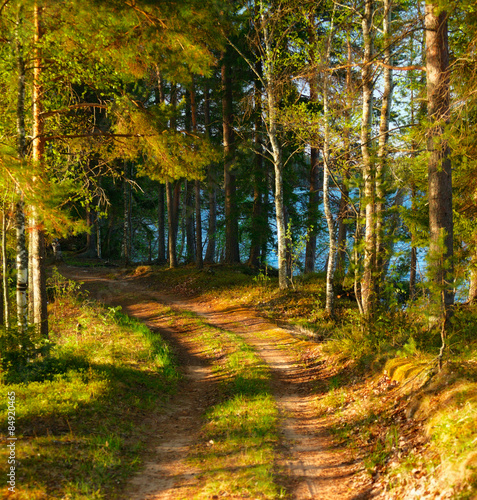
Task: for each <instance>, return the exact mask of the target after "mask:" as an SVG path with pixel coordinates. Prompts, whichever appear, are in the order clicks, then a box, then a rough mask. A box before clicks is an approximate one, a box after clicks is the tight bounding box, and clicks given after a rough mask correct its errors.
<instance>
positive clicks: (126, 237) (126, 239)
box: [121, 164, 131, 266]
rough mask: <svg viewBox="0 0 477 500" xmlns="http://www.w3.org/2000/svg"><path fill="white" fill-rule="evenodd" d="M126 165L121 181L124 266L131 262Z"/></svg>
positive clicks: (129, 186) (129, 208) (129, 206)
mask: <svg viewBox="0 0 477 500" xmlns="http://www.w3.org/2000/svg"><path fill="white" fill-rule="evenodd" d="M128 170H129V168H128V165H127V164H125V165H124V176H125V178H124V181H123V242H122V251H121V254H122V260H123V263H124V265H125V266H127V265H129V264H130V262H131V246H130V241H131V215H130V214H131V194H130V191H131V185H130V184H129V173H128Z"/></svg>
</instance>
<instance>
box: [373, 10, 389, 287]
mask: <svg viewBox="0 0 477 500" xmlns="http://www.w3.org/2000/svg"><path fill="white" fill-rule="evenodd" d="M391 4H392V0H384V18H383V36H384V45H385V46H384V62H385V64H387V65H388V66H391V65H392V56H391V42H390V26H391V10H392V5H391ZM383 78H384V82H383V98H382V103H381V117H380V123H379V141H378V162H377V167H376V217H375V220H376V264H377V266H376V267H377V273H376V280H377V286H376V290H379V286H380V285H381V282H382V280H383V279H384V276H385V274H384V272H383V270H384V268H383V262H384V261H385V260H386V257H385V255H384V254H385V253H388V254H389V252H385V249H384V243H383V239H384V226H383V217H384V213H383V212H384V197H385V192H384V175H385V169H386V156H387V154H386V153H387V143H388V139H389V118H390V115H391V104H392V94H393V70H392V69H391V68H390V67H385V68H384V72H383Z"/></svg>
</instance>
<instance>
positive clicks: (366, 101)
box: [361, 0, 376, 319]
mask: <svg viewBox="0 0 477 500" xmlns="http://www.w3.org/2000/svg"><path fill="white" fill-rule="evenodd" d="M372 20H373V0H365V13H364V16H363V21H362V31H363V44H364V47H363V49H364V54H363V62H362V69H361V78H362V85H363V111H362V117H361V155H362V158H363V178H364V204H365V207H366V208H365V211H366V227H365V236H364V238H365V249H364V269H363V278H362V281H361V297H362V306H363V314H364V316H365V317H366V318H368V319H369V318H370V317H371V315H372V312H373V308H374V305H375V301H376V297H375V293H374V283H373V278H374V274H375V262H376V230H375V219H374V217H375V210H374V208H375V198H376V193H375V171H374V165H373V160H372V158H371V144H370V141H371V123H372V101H373V75H372V68H371V61H372V57H373V40H372V34H371V29H372Z"/></svg>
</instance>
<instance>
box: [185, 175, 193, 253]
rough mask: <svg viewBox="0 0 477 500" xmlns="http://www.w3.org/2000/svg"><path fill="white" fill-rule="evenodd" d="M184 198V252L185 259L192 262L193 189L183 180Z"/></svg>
mask: <svg viewBox="0 0 477 500" xmlns="http://www.w3.org/2000/svg"><path fill="white" fill-rule="evenodd" d="M184 189H185V193H184V198H185V212H186V214H185V215H186V216H185V225H186V254H185V261H186V262H193V261H194V260H195V256H196V247H195V243H196V242H195V228H194V211H195V208H194V205H193V198H194V196H193V195H194V191H193V188H192V185H191V182H189V181H187V180H186V181H185V184H184Z"/></svg>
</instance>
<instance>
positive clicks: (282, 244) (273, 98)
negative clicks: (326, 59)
mask: <svg viewBox="0 0 477 500" xmlns="http://www.w3.org/2000/svg"><path fill="white" fill-rule="evenodd" d="M262 7H263V6H262ZM261 23H262V32H263V43H264V56H263V57H264V61H263V76H264V82H265V89H264V90H265V93H266V105H267V110H266V113H267V118H266V129H267V134H268V138H269V140H270V145H271V148H272V151H271V152H272V163H273V168H274V172H275V217H276V225H277V246H278V252H277V254H278V285H279V287H280V289H286V288H288V285H289V283H288V278H287V276H288V269H287V267H288V266H287V260H286V241H285V240H286V227H285V208H284V202H283V159H282V148H281V144H280V141H279V140H278V118H277V107H278V103H277V91H278V89H277V85H276V81H275V80H276V75H275V61H274V54H273V41H272V37H271V35H270V32H269V26H268V23H269V19H268V16H267V13H266V12H265V10H264V8H262V9H261Z"/></svg>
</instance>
